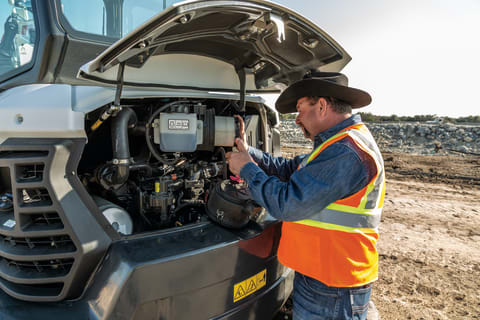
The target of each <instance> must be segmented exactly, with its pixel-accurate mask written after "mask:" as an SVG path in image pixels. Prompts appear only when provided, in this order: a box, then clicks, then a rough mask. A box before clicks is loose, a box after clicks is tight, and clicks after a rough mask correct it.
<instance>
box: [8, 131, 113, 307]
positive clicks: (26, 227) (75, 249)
mask: <svg viewBox="0 0 480 320" xmlns="http://www.w3.org/2000/svg"><path fill="white" fill-rule="evenodd" d="M84 146H85V139H82V138H78V139H33V138H28V139H27V138H25V139H20V138H15V139H13V138H10V139H7V140H5V142H3V143H2V144H0V289H2V290H4V291H5V292H6V293H7V294H9V295H10V296H12V297H14V298H17V299H21V300H27V301H36V302H40V301H46V302H47V301H48V302H51V301H60V300H64V299H75V298H78V297H79V296H80V295H81V294H82V292H83V291H84V289H85V285H86V282H87V281H88V279H89V277H90V276H91V273H92V272H93V271H94V269H95V267H96V266H97V264H98V262H99V261H100V260H101V259H102V257H103V256H104V253H105V251H106V250H107V248H108V246H109V245H110V243H111V241H112V238H111V237H110V236H109V234H107V233H106V232H105V230H104V229H103V228H102V225H103V224H104V223H105V221H104V220H101V221H99V219H104V217H103V215H102V213H101V212H100V211H99V210H98V207H97V206H96V205H95V203H94V202H93V200H92V199H91V198H90V196H89V195H88V193H87V192H86V190H85V189H84V186H83V185H82V183H81V181H80V180H79V179H78V176H77V175H76V174H75V171H76V169H77V166H78V162H79V161H80V157H81V155H82V150H83V147H84ZM111 235H112V236H115V234H114V233H112V234H111Z"/></svg>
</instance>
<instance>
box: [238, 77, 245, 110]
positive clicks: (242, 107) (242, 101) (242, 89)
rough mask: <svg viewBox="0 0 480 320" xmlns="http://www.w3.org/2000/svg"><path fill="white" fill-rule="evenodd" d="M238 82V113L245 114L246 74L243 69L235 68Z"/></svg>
mask: <svg viewBox="0 0 480 320" xmlns="http://www.w3.org/2000/svg"><path fill="white" fill-rule="evenodd" d="M237 75H238V80H240V110H238V111H240V112H245V106H246V102H245V94H246V91H247V90H246V88H245V87H246V85H245V84H246V82H247V73H246V72H245V68H237Z"/></svg>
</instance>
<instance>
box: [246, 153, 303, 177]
mask: <svg viewBox="0 0 480 320" xmlns="http://www.w3.org/2000/svg"><path fill="white" fill-rule="evenodd" d="M248 154H249V155H250V156H251V157H252V159H253V161H255V162H256V163H257V165H258V166H259V167H260V168H261V169H262V170H263V171H265V173H266V174H267V175H269V176H276V177H278V178H279V179H280V180H282V181H287V180H288V179H289V178H290V176H291V175H292V174H293V173H294V172H295V171H296V170H297V168H298V165H299V164H300V163H301V162H302V160H303V159H304V158H305V157H306V156H307V155H300V156H296V157H295V158H293V159H285V158H283V157H273V156H272V155H270V154H269V153H266V152H263V151H261V150H258V149H255V148H253V147H249V148H248Z"/></svg>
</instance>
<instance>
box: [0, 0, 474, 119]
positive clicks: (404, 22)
mask: <svg viewBox="0 0 480 320" xmlns="http://www.w3.org/2000/svg"><path fill="white" fill-rule="evenodd" d="M95 1H98V0H88V2H95ZM142 1H147V2H149V3H150V2H152V3H160V2H162V0H142ZM63 2H64V3H67V4H72V5H74V4H75V3H77V1H74V0H63ZM126 2H127V3H130V2H131V3H134V2H135V0H126ZM172 2H177V1H171V0H168V1H167V4H170V3H172ZM274 2H277V3H279V4H281V5H284V6H286V7H288V8H290V9H293V10H294V11H297V12H298V13H300V14H302V15H304V16H305V17H307V18H308V19H310V20H311V21H313V22H314V23H315V24H317V25H318V26H319V27H320V28H321V29H323V30H324V31H326V32H327V33H328V34H329V35H330V36H331V37H333V38H334V39H335V40H336V41H337V42H338V43H339V44H340V45H341V46H342V47H343V48H344V49H345V50H346V51H347V52H348V53H349V54H350V56H351V57H352V61H351V62H350V63H349V64H348V65H347V66H346V67H345V68H344V69H343V70H342V72H343V73H345V74H346V75H347V76H348V77H349V79H350V86H353V87H357V88H360V89H363V90H365V91H367V92H369V93H370V94H371V95H372V98H373V102H372V104H371V105H370V106H368V107H365V108H362V109H360V111H363V112H371V113H374V114H378V115H391V114H396V115H416V114H436V115H438V116H451V117H461V116H468V115H480V102H479V99H478V98H477V92H480V90H479V89H477V87H479V86H480V80H479V76H480V39H479V36H478V34H479V32H480V0H456V1H452V0H403V1H394V0H362V1H358V0H274ZM162 3H163V2H162ZM8 9H9V6H8V1H7V0H0V23H1V25H0V30H1V31H2V32H1V33H0V34H3V22H4V21H5V18H6V17H7V15H8V14H10V10H8ZM83 20H84V19H83ZM97 20H98V21H100V19H97ZM80 22H82V21H80ZM91 25H92V24H91V23H88V24H87V27H88V28H91ZM79 27H81V26H79ZM99 28H100V29H101V25H100V24H99ZM80 29H81V28H80ZM100 29H99V30H100ZM479 94H480V93H479Z"/></svg>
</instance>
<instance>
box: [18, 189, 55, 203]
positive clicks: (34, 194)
mask: <svg viewBox="0 0 480 320" xmlns="http://www.w3.org/2000/svg"><path fill="white" fill-rule="evenodd" d="M18 199H19V202H20V206H21V207H43V206H51V205H52V198H50V195H49V194H48V191H47V189H45V188H25V189H18Z"/></svg>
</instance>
